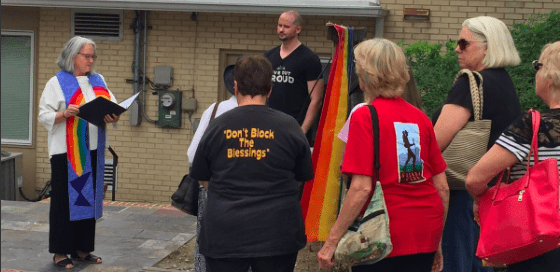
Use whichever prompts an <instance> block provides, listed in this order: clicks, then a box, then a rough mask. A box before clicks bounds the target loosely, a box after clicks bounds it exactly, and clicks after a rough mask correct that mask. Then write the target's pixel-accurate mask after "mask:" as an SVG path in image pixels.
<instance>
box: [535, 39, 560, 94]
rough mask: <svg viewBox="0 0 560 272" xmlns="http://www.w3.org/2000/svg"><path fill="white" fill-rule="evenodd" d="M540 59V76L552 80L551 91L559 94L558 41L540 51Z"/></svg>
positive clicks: (559, 66)
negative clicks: (541, 64) (541, 65)
mask: <svg viewBox="0 0 560 272" xmlns="http://www.w3.org/2000/svg"><path fill="white" fill-rule="evenodd" d="M540 59H541V60H542V63H543V67H542V68H541V69H542V71H541V74H542V76H544V77H548V78H550V79H551V80H552V86H553V91H554V92H555V93H557V95H558V93H560V41H557V42H553V43H549V44H546V45H545V46H544V47H543V49H542V51H541V56H540Z"/></svg>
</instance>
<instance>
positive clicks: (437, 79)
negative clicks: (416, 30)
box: [400, 41, 461, 116]
mask: <svg viewBox="0 0 560 272" xmlns="http://www.w3.org/2000/svg"><path fill="white" fill-rule="evenodd" d="M400 44H401V45H402V43H400ZM443 46H444V44H437V43H436V44H428V42H426V41H420V42H416V43H413V44H410V45H406V46H404V48H403V51H404V53H405V55H406V56H407V57H408V59H409V61H410V66H411V67H412V71H413V72H414V77H415V78H416V84H417V86H418V89H420V91H421V93H422V102H423V104H424V110H425V111H426V113H427V114H428V116H431V115H432V113H433V112H434V111H435V110H436V109H437V108H438V107H439V106H441V105H442V104H443V102H444V101H445V99H446V98H447V94H448V93H449V90H450V89H451V86H452V85H453V80H454V79H455V75H456V74H457V72H459V70H460V69H461V68H460V67H459V63H458V62H457V53H455V51H454V48H455V42H452V41H449V42H447V43H445V49H446V50H445V53H442V48H443Z"/></svg>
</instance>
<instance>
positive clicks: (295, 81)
mask: <svg viewBox="0 0 560 272" xmlns="http://www.w3.org/2000/svg"><path fill="white" fill-rule="evenodd" d="M264 55H265V57H266V58H267V59H268V60H269V61H270V63H271V64H272V70H274V74H273V75H272V93H271V94H270V97H269V98H268V105H269V106H270V107H271V108H273V109H276V110H279V111H281V112H284V113H287V114H289V115H291V116H292V117H294V118H295V119H296V120H297V121H298V123H299V124H300V125H301V124H302V123H303V120H304V119H305V114H306V113H307V108H308V107H309V99H308V96H309V88H308V86H307V82H308V81H313V80H317V79H321V78H322V76H321V77H319V75H320V74H321V70H322V69H321V61H320V60H319V57H318V56H317V54H315V53H314V52H313V51H311V49H309V48H308V47H307V46H305V45H303V44H301V45H300V46H299V47H298V48H296V49H295V50H294V51H293V52H292V53H291V54H290V55H288V56H287V57H285V58H284V59H282V58H281V57H280V46H277V47H275V48H273V49H270V50H269V51H267V52H266V53H265V54H264Z"/></svg>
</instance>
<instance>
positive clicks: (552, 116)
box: [466, 41, 560, 272]
mask: <svg viewBox="0 0 560 272" xmlns="http://www.w3.org/2000/svg"><path fill="white" fill-rule="evenodd" d="M533 67H534V69H535V71H536V75H535V79H536V80H535V93H536V94H537V96H538V97H540V98H541V99H542V100H543V101H544V103H545V104H546V105H547V106H548V107H549V109H548V110H545V111H543V112H542V113H541V123H540V127H539V132H538V151H539V161H543V160H546V159H550V158H556V159H557V160H560V41H557V42H554V43H550V44H547V45H545V46H544V48H543V50H542V53H541V57H540V58H539V59H538V60H535V61H534V62H533ZM532 134H533V132H532V120H531V114H529V113H525V114H523V115H522V116H521V117H519V118H518V119H517V120H516V121H515V122H514V123H513V124H511V125H510V126H509V127H508V128H507V129H506V130H505V131H504V132H503V133H502V134H501V135H500V137H499V138H498V140H497V141H496V144H495V145H493V146H492V148H490V150H489V151H488V153H486V154H485V155H484V156H483V157H482V158H481V159H480V161H478V163H477V164H476V165H475V166H474V167H473V168H472V169H471V170H470V171H469V174H468V175H467V180H466V185H467V190H468V191H469V193H470V194H471V195H472V196H473V197H474V198H475V199H476V198H477V196H479V195H481V194H482V193H484V191H486V190H487V184H488V183H489V182H490V180H491V179H492V177H494V176H496V175H497V174H498V173H500V172H502V171H503V170H504V169H506V168H508V167H509V166H512V169H511V174H510V180H517V179H519V178H520V177H521V176H523V175H524V174H525V171H526V167H527V166H526V160H527V157H528V152H529V149H530V145H531V140H532ZM533 164H534V162H531V165H533ZM474 214H475V217H477V215H478V205H477V204H476V202H475V205H474ZM507 271H508V272H517V271H523V272H532V271H535V272H537V271H560V249H556V250H553V251H550V252H548V253H545V254H542V255H540V256H537V257H535V258H532V259H529V260H526V261H522V262H519V263H516V264H512V265H509V266H508V268H507Z"/></svg>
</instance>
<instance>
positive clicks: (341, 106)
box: [301, 25, 352, 242]
mask: <svg viewBox="0 0 560 272" xmlns="http://www.w3.org/2000/svg"><path fill="white" fill-rule="evenodd" d="M329 27H333V28H334V29H335V30H336V32H337V33H338V43H337V46H336V50H335V52H334V54H333V61H332V65H331V71H330V75H329V80H328V83H327V89H326V92H325V100H324V104H323V109H322V112H321V119H320V121H319V128H318V130H317V131H318V133H317V138H316V139H315V145H314V146H313V155H312V161H313V168H314V172H315V178H314V179H313V180H311V181H309V182H307V183H306V184H305V188H304V190H303V195H302V199H301V207H302V212H303V217H304V220H305V232H306V234H307V240H308V241H310V242H311V241H325V240H326V239H327V237H328V235H329V231H330V229H331V227H332V225H333V224H334V222H335V221H336V216H337V212H338V202H339V198H340V163H341V160H342V151H343V147H344V145H343V142H342V141H341V140H340V139H338V138H337V137H336V135H337V134H338V133H339V132H340V130H341V129H342V126H343V125H344V122H345V121H346V116H347V112H348V85H349V77H348V74H349V71H351V69H350V68H349V66H351V65H350V61H349V60H350V59H351V54H352V42H351V41H352V40H351V39H352V38H351V37H352V29H351V28H350V29H348V28H346V27H344V26H339V25H330V26H329ZM349 39H350V40H349ZM349 41H350V42H349Z"/></svg>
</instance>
